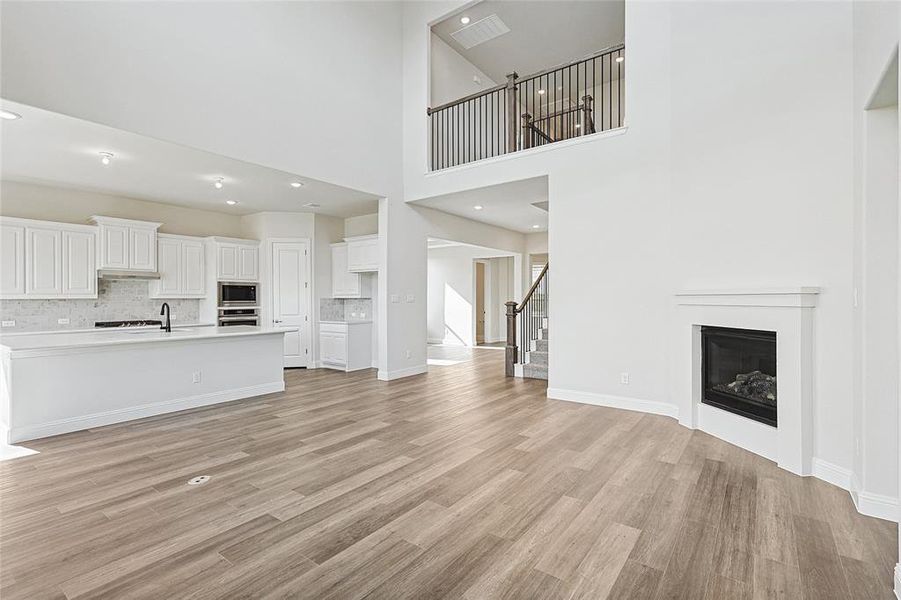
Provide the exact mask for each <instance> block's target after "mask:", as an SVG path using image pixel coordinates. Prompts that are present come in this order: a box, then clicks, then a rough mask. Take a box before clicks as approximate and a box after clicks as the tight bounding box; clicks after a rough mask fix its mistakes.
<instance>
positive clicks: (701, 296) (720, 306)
mask: <svg viewBox="0 0 901 600" xmlns="http://www.w3.org/2000/svg"><path fill="white" fill-rule="evenodd" d="M819 293H820V288H818V287H807V286H797V287H767V288H734V289H692V290H683V291H679V292H677V293H676V294H674V299H675V304H676V311H675V312H676V319H675V327H674V330H673V342H672V347H673V349H674V352H673V354H672V356H673V375H674V390H673V392H674V396H673V398H674V401H675V403H676V404H677V406H678V408H679V412H678V414H679V421H680V423H682V424H683V425H685V426H686V427H690V428H692V429H701V430H703V431H706V432H707V433H709V434H711V435H713V436H716V437H719V438H721V439H723V440H725V441H727V442H729V443H732V444H735V445H736V446H740V447H742V448H745V449H746V450H750V451H752V452H755V453H757V454H760V455H761V456H765V457H767V458H769V459H771V460H773V461H775V462H776V463H778V464H779V466H780V467H782V468H784V469H787V470H789V471H791V472H793V473H797V474H798V475H810V474H811V472H812V462H813V418H814V417H813V406H814V393H815V386H814V343H813V340H814V324H815V322H814V313H815V311H814V310H813V309H814V308H815V307H816V304H817V297H818V295H819ZM705 325H706V326H713V327H730V328H736V329H754V330H760V331H775V332H776V346H777V347H776V353H777V367H776V369H777V377H778V380H779V405H778V424H779V425H778V427H775V428H774V427H770V426H768V425H764V424H762V423H758V422H755V421H752V420H750V419H747V418H745V417H741V416H738V415H735V414H732V413H729V412H726V411H723V410H719V409H717V408H715V407H712V406H708V405H705V404H702V403H701V394H702V393H703V390H702V387H703V384H702V382H701V327H702V326H705Z"/></svg>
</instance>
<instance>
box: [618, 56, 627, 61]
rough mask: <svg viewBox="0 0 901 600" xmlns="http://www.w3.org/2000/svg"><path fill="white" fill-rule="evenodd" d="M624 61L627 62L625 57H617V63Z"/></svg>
mask: <svg viewBox="0 0 901 600" xmlns="http://www.w3.org/2000/svg"><path fill="white" fill-rule="evenodd" d="M624 60H626V57H625V56H617V57H616V62H623V61H624Z"/></svg>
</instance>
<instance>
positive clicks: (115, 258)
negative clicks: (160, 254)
mask: <svg viewBox="0 0 901 600" xmlns="http://www.w3.org/2000/svg"><path fill="white" fill-rule="evenodd" d="M91 221H92V222H94V223H96V224H97V226H98V228H99V236H100V260H99V267H100V268H101V269H115V270H124V271H156V268H157V265H156V259H157V250H156V238H157V233H156V231H157V229H159V227H160V225H162V223H151V222H149V221H133V220H131V219H118V218H115V217H100V216H94V217H91Z"/></svg>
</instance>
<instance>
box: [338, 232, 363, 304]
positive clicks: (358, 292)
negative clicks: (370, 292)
mask: <svg viewBox="0 0 901 600" xmlns="http://www.w3.org/2000/svg"><path fill="white" fill-rule="evenodd" d="M347 253H348V249H347V244H346V243H344V242H342V243H339V244H332V296H333V297H335V298H360V297H362V293H363V285H362V281H361V277H360V274H359V273H351V272H350V271H348V270H347V258H348V257H347Z"/></svg>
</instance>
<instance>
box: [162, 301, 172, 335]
mask: <svg viewBox="0 0 901 600" xmlns="http://www.w3.org/2000/svg"><path fill="white" fill-rule="evenodd" d="M160 315H161V316H162V315H166V324H165V325H163V326H161V327H160V329H162V330H164V331H165V332H166V333H172V321H170V320H169V303H168V302H163V305H162V306H161V307H160Z"/></svg>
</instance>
